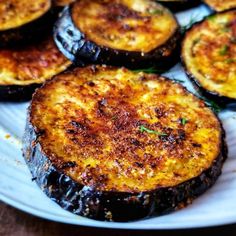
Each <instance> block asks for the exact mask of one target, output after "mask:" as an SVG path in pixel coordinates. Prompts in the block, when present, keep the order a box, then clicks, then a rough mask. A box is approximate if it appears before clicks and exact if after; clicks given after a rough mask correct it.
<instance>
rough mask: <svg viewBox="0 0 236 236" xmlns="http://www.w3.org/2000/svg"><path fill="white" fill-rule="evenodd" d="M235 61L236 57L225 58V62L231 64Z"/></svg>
mask: <svg viewBox="0 0 236 236" xmlns="http://www.w3.org/2000/svg"><path fill="white" fill-rule="evenodd" d="M234 62H236V59H233V58H228V59H226V60H225V63H227V64H231V63H234Z"/></svg>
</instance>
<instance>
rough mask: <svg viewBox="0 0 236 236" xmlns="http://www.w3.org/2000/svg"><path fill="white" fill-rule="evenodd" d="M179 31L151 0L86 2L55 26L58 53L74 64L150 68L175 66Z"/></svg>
mask: <svg viewBox="0 0 236 236" xmlns="http://www.w3.org/2000/svg"><path fill="white" fill-rule="evenodd" d="M179 36H180V33H179V25H178V23H177V21H176V19H175V18H174V16H173V15H172V14H171V13H170V11H169V10H167V9H166V8H164V7H163V6H161V5H160V4H158V3H156V2H155V1H150V0H134V1H130V0H115V1H111V0H109V1H107V0H95V1H89V0H81V1H77V2H75V3H74V4H72V5H71V6H70V7H69V8H66V9H65V10H64V11H63V14H62V15H61V17H60V18H59V20H58V22H57V23H56V26H55V31H54V38H55V41H56V43H57V45H58V47H59V49H60V50H61V51H62V52H63V53H64V54H65V55H66V56H67V57H68V58H69V59H70V60H72V61H74V62H76V61H77V58H78V57H79V58H81V57H82V58H84V60H87V61H88V62H93V63H101V64H111V65H117V66H120V65H125V66H126V67H131V68H145V67H150V66H156V67H161V68H162V69H163V68H164V67H165V66H166V67H168V66H170V65H169V64H173V63H174V62H175V60H174V58H173V57H172V56H173V55H175V53H176V49H177V43H178V39H179Z"/></svg>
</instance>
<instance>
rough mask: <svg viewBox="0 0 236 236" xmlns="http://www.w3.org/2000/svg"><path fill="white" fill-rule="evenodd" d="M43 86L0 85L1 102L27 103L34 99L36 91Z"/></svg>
mask: <svg viewBox="0 0 236 236" xmlns="http://www.w3.org/2000/svg"><path fill="white" fill-rule="evenodd" d="M40 86H41V84H30V85H24V86H23V85H22V86H21V85H0V102H25V101H29V100H31V98H32V94H33V93H34V91H35V89H36V88H38V87H40Z"/></svg>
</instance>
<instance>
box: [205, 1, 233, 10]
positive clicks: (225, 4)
mask: <svg viewBox="0 0 236 236" xmlns="http://www.w3.org/2000/svg"><path fill="white" fill-rule="evenodd" d="M204 2H205V3H206V4H207V5H208V6H209V7H210V8H211V9H212V10H213V11H217V12H222V11H225V10H230V9H233V8H236V1H235V0H204Z"/></svg>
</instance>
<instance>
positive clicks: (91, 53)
mask: <svg viewBox="0 0 236 236" xmlns="http://www.w3.org/2000/svg"><path fill="white" fill-rule="evenodd" d="M72 7H73V4H72V5H70V6H68V7H65V8H64V10H63V11H62V13H61V15H60V17H59V19H58V20H57V22H56V24H55V26H54V40H55V42H56V44H57V46H58V48H59V50H60V51H61V52H62V53H63V54H64V55H65V56H66V57H67V58H68V59H69V60H71V61H73V62H74V63H76V62H77V61H78V60H81V59H82V60H83V61H85V62H87V63H92V64H107V65H113V66H125V67H127V68H130V69H139V68H148V67H155V68H157V69H161V70H165V69H169V68H171V67H172V66H173V65H175V64H176V63H177V62H178V61H179V40H180V38H181V33H180V27H179V28H178V29H177V30H176V32H175V33H174V34H173V35H172V37H171V38H170V39H169V40H168V41H167V42H166V43H165V44H164V45H162V46H160V47H158V48H156V49H155V50H152V51H150V52H148V53H144V54H143V53H141V52H129V51H124V50H116V49H112V48H109V47H104V46H101V45H97V44H96V43H94V42H92V41H89V40H87V39H86V37H85V35H84V34H83V32H81V31H80V30H79V29H78V28H77V27H76V26H75V24H74V23H73V19H72V17H71V8H72ZM167 54H168V55H167Z"/></svg>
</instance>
